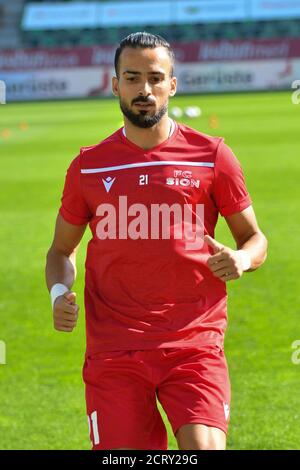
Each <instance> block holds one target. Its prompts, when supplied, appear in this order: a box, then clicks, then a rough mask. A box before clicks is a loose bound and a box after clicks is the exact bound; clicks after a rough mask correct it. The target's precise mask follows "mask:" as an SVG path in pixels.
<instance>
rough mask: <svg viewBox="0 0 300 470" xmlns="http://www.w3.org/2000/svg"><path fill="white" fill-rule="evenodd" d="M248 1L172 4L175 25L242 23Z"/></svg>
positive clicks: (188, 0)
mask: <svg viewBox="0 0 300 470" xmlns="http://www.w3.org/2000/svg"><path fill="white" fill-rule="evenodd" d="M246 1H247V2H249V0H185V1H179V2H174V10H175V11H176V10H177V12H176V23H179V24H185V23H201V22H213V23H214V22H218V21H243V20H245V18H246V14H247V9H246Z"/></svg>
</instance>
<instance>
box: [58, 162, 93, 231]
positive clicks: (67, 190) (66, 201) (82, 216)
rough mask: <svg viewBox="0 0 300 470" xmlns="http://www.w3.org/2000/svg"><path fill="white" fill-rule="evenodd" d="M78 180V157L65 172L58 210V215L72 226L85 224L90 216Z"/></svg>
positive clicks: (79, 180)
mask: <svg viewBox="0 0 300 470" xmlns="http://www.w3.org/2000/svg"><path fill="white" fill-rule="evenodd" d="M80 178H81V176H80V156H78V157H76V158H75V159H74V160H73V161H72V163H71V165H70V166H69V168H68V170H67V174H66V179H65V185H64V189H63V194H62V198H61V206H60V209H59V213H60V215H61V216H62V217H63V218H64V219H65V220H66V221H67V222H69V223H70V224H73V225H84V224H87V223H88V222H89V220H90V219H91V216H92V214H91V212H90V210H89V207H88V205H87V203H86V201H85V199H84V197H83V193H82V187H81V179H80Z"/></svg>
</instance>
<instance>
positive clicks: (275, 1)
mask: <svg viewBox="0 0 300 470" xmlns="http://www.w3.org/2000/svg"><path fill="white" fill-rule="evenodd" d="M249 7H251V10H250V11H251V16H252V18H253V19H255V20H275V19H277V20H279V19H281V18H282V19H283V18H300V0H251V2H250V5H249Z"/></svg>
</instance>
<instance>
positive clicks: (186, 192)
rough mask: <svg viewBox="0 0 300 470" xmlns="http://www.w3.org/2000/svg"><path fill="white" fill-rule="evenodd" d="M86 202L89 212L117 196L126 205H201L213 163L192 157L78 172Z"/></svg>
mask: <svg viewBox="0 0 300 470" xmlns="http://www.w3.org/2000/svg"><path fill="white" fill-rule="evenodd" d="M81 173H82V174H81V181H82V185H83V188H84V194H85V197H86V199H87V202H88V204H89V206H90V208H92V210H93V211H95V210H96V208H97V206H98V205H99V204H100V203H101V204H102V203H110V204H114V203H116V202H117V201H118V200H119V197H120V196H125V197H126V198H128V200H129V201H130V203H141V204H147V205H149V204H151V203H153V204H154V203H168V204H172V203H176V202H177V203H182V204H183V203H185V204H186V203H191V204H193V203H201V202H202V203H205V200H206V199H207V198H208V197H210V194H211V191H212V185H213V179H214V167H213V163H212V162H209V161H203V160H201V161H199V159H198V161H197V159H196V158H194V159H189V160H187V159H186V158H185V159H184V158H182V159H179V158H177V159H176V160H169V159H168V160H167V159H155V160H154V159H151V158H147V159H145V160H139V161H134V162H128V163H123V164H121V165H116V164H113V165H103V166H102V167H97V168H87V169H82V170H81Z"/></svg>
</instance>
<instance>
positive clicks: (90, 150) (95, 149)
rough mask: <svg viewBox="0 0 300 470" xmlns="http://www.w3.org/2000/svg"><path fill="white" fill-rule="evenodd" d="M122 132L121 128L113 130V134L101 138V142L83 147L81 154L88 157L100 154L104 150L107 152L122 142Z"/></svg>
mask: <svg viewBox="0 0 300 470" xmlns="http://www.w3.org/2000/svg"><path fill="white" fill-rule="evenodd" d="M120 132H121V129H118V130H117V131H115V132H113V134H111V135H109V136H108V137H106V138H105V139H103V140H101V142H98V143H97V144H94V145H89V146H86V147H81V148H80V156H81V157H85V159H86V158H87V157H90V156H94V155H99V154H101V152H102V151H104V152H107V151H109V150H110V147H111V148H114V147H115V146H116V145H118V144H120V142H121V140H120Z"/></svg>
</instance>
